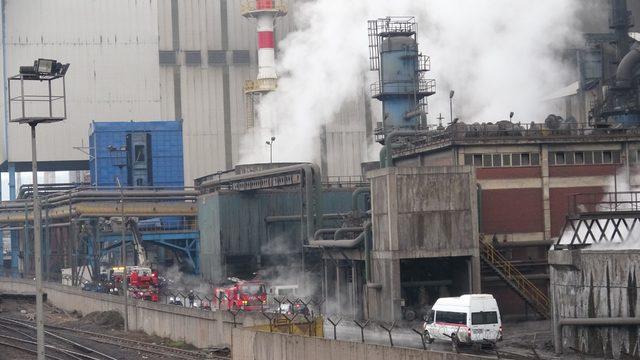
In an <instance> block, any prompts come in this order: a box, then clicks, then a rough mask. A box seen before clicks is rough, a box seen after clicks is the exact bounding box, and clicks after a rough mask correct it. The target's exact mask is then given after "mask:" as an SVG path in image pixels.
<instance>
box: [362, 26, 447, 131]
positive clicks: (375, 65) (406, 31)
mask: <svg viewBox="0 0 640 360" xmlns="http://www.w3.org/2000/svg"><path fill="white" fill-rule="evenodd" d="M368 29H369V60H370V68H371V70H377V71H378V82H376V83H374V84H372V85H371V93H372V96H373V97H374V98H375V99H378V100H380V101H382V111H383V121H382V127H378V129H376V135H377V136H378V141H379V142H380V143H384V140H385V138H386V135H388V134H389V133H391V132H393V131H397V130H403V131H406V130H418V129H420V128H422V127H426V113H427V102H426V99H427V97H428V96H430V95H433V94H434V93H435V90H436V86H435V85H436V84H435V80H432V79H425V78H424V74H425V73H426V72H427V71H429V69H430V60H429V57H428V56H425V55H422V54H420V52H419V51H418V43H417V41H416V32H417V24H416V22H415V19H414V18H413V17H387V18H382V19H377V20H369V24H368Z"/></svg>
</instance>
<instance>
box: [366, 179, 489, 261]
mask: <svg viewBox="0 0 640 360" xmlns="http://www.w3.org/2000/svg"><path fill="white" fill-rule="evenodd" d="M369 176H370V177H371V193H372V200H371V205H372V213H373V233H374V238H375V241H374V251H395V252H399V253H398V256H399V257H401V258H423V257H441V256H473V255H477V249H478V242H477V239H478V228H477V220H478V219H477V205H476V187H475V178H474V176H473V172H472V170H471V168H470V167H418V168H408V167H407V168H404V167H398V168H387V169H381V170H376V171H373V172H371V173H370V175H369Z"/></svg>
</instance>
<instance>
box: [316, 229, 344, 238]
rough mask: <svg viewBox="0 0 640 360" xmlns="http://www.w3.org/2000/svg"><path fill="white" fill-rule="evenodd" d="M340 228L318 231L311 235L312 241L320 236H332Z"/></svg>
mask: <svg viewBox="0 0 640 360" xmlns="http://www.w3.org/2000/svg"><path fill="white" fill-rule="evenodd" d="M339 229H340V228H329V229H318V230H317V231H316V232H315V233H314V234H313V239H314V240H318V239H319V238H320V235H322V234H333V233H335V232H336V231H338V230H339Z"/></svg>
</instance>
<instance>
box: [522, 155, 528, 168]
mask: <svg viewBox="0 0 640 360" xmlns="http://www.w3.org/2000/svg"><path fill="white" fill-rule="evenodd" d="M521 156H522V159H521V160H520V163H521V164H522V166H529V164H530V160H529V159H530V158H529V154H521Z"/></svg>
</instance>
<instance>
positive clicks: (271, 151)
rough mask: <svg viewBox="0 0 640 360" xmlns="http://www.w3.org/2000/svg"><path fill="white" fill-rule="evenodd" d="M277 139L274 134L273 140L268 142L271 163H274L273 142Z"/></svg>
mask: <svg viewBox="0 0 640 360" xmlns="http://www.w3.org/2000/svg"><path fill="white" fill-rule="evenodd" d="M275 141H276V137H275V136H272V137H271V141H267V142H266V144H267V145H269V163H270V164H272V163H273V143H274V142H275Z"/></svg>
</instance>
